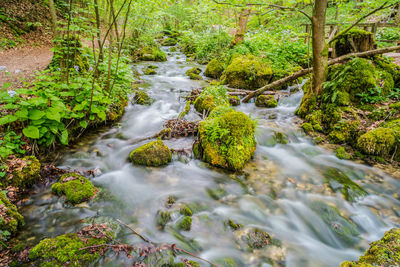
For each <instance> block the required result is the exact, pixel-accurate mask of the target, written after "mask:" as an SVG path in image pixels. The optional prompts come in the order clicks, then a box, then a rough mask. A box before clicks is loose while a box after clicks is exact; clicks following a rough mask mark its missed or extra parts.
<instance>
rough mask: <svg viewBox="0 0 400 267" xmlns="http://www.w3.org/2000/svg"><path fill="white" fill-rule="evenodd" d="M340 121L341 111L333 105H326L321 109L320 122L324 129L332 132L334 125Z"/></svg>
mask: <svg viewBox="0 0 400 267" xmlns="http://www.w3.org/2000/svg"><path fill="white" fill-rule="evenodd" d="M341 119H342V111H341V110H340V109H339V108H338V106H337V105H335V104H326V105H323V107H322V122H323V124H324V128H326V129H327V130H332V129H334V128H335V125H336V123H338V122H339V121H340V120H341Z"/></svg>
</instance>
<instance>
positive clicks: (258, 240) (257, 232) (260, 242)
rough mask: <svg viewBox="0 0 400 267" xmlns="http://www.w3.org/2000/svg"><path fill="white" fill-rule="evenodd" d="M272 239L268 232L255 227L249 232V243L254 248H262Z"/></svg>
mask: <svg viewBox="0 0 400 267" xmlns="http://www.w3.org/2000/svg"><path fill="white" fill-rule="evenodd" d="M270 241H271V237H270V236H269V234H268V233H266V232H264V231H263V230H261V229H258V228H255V229H253V230H251V231H250V232H249V233H248V234H247V245H248V246H249V247H250V248H252V249H261V248H264V247H266V246H267V245H268V244H269V243H270Z"/></svg>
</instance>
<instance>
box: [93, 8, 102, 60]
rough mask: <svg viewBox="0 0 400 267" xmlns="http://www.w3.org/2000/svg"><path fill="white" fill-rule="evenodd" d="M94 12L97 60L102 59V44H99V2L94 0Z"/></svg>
mask: <svg viewBox="0 0 400 267" xmlns="http://www.w3.org/2000/svg"><path fill="white" fill-rule="evenodd" d="M94 12H95V14H96V30H97V43H98V45H99V60H100V62H101V61H103V46H102V45H101V22H100V12H99V3H98V2H97V0H94Z"/></svg>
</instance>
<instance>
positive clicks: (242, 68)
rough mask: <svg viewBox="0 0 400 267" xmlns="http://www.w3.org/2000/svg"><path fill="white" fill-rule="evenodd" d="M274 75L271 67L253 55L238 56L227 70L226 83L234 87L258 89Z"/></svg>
mask: <svg viewBox="0 0 400 267" xmlns="http://www.w3.org/2000/svg"><path fill="white" fill-rule="evenodd" d="M271 77H272V70H271V67H270V66H268V65H267V64H265V63H262V62H261V61H260V60H259V59H257V58H256V57H254V56H252V55H246V56H238V57H236V58H234V59H233V60H232V62H231V64H230V65H229V66H228V67H227V68H226V70H225V81H224V82H225V83H227V84H229V86H231V87H234V88H241V89H250V90H254V89H258V88H260V87H262V86H264V85H266V84H267V83H268V82H269V81H270V79H271Z"/></svg>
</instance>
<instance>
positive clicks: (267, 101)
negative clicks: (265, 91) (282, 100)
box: [256, 95, 278, 108]
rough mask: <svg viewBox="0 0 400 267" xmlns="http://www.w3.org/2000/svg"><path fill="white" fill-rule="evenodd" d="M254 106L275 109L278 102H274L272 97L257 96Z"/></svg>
mask: <svg viewBox="0 0 400 267" xmlns="http://www.w3.org/2000/svg"><path fill="white" fill-rule="evenodd" d="M256 106H257V107H263V108H276V107H277V106H278V101H276V100H275V97H274V96H273V95H259V96H258V97H257V99H256Z"/></svg>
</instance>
